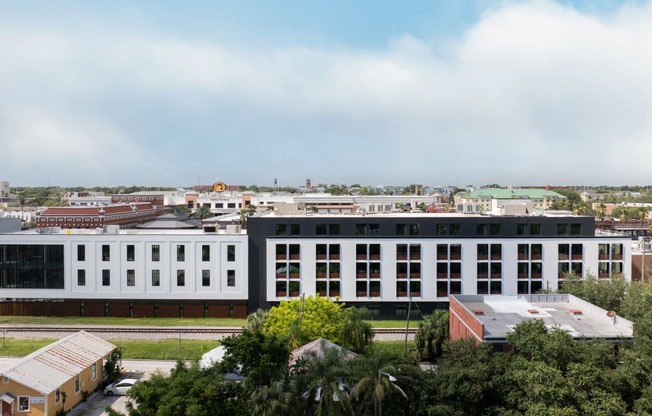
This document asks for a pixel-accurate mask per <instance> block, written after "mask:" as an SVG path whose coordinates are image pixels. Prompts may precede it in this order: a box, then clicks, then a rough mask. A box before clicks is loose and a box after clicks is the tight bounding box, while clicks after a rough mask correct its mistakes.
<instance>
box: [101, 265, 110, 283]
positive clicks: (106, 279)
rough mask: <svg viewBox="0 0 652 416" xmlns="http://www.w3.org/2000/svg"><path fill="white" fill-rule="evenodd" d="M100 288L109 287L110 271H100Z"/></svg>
mask: <svg viewBox="0 0 652 416" xmlns="http://www.w3.org/2000/svg"><path fill="white" fill-rule="evenodd" d="M102 286H111V270H107V269H104V270H102Z"/></svg>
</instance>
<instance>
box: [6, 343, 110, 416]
mask: <svg viewBox="0 0 652 416" xmlns="http://www.w3.org/2000/svg"><path fill="white" fill-rule="evenodd" d="M115 348H116V346H115V345H113V344H111V343H110V342H108V341H105V340H103V339H102V338H99V337H97V336H95V335H92V334H89V333H87V332H84V331H80V332H77V333H75V334H72V335H69V336H67V337H65V338H63V339H61V340H59V341H57V342H54V343H52V344H50V345H48V346H45V347H43V348H41V349H40V350H38V351H35V352H33V353H32V354H30V355H28V356H26V357H25V358H23V359H22V360H20V361H19V362H17V363H16V364H14V365H12V366H10V367H8V368H5V369H3V370H2V371H0V375H1V376H2V383H1V384H0V392H1V394H0V401H1V402H2V403H0V404H1V406H2V415H3V416H5V415H9V416H12V415H44V416H50V415H54V414H56V413H57V412H58V411H60V410H65V411H67V410H70V409H71V408H72V407H74V406H75V405H76V404H77V403H79V402H80V401H82V398H83V397H84V393H83V392H92V391H94V390H95V389H97V388H98V387H99V386H100V385H101V384H102V378H103V377H102V374H103V373H102V369H103V360H104V358H105V357H107V356H108V355H109V354H110V353H111V352H112V351H113V350H114V349H115Z"/></svg>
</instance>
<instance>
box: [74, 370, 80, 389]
mask: <svg viewBox="0 0 652 416" xmlns="http://www.w3.org/2000/svg"><path fill="white" fill-rule="evenodd" d="M79 384H80V380H79V374H77V377H75V393H79Z"/></svg>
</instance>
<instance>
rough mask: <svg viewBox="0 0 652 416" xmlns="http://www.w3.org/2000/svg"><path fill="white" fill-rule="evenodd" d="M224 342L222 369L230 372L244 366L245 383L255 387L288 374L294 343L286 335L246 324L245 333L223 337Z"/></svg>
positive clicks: (243, 331) (249, 387)
mask: <svg viewBox="0 0 652 416" xmlns="http://www.w3.org/2000/svg"><path fill="white" fill-rule="evenodd" d="M222 345H223V346H224V347H225V348H226V354H225V356H224V359H223V361H222V362H221V363H220V364H219V367H220V369H221V371H222V372H223V373H227V372H231V371H235V370H236V369H237V368H238V367H240V366H241V368H242V369H241V372H242V374H243V375H244V376H245V377H246V378H245V383H244V384H245V385H246V387H247V388H248V389H250V390H251V391H253V390H255V389H256V388H258V387H260V386H264V385H269V384H270V383H271V382H273V381H277V380H281V379H282V378H283V377H284V376H285V374H287V362H288V358H289V357H290V347H289V344H288V342H287V338H286V337H284V336H281V335H278V334H275V333H268V334H265V333H263V331H260V330H249V329H246V328H245V329H243V330H242V333H241V334H239V335H231V336H229V337H227V338H225V339H223V340H222Z"/></svg>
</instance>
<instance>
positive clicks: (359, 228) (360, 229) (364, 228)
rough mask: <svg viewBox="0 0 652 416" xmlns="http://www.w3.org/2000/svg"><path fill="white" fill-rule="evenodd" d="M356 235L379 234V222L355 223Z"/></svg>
mask: <svg viewBox="0 0 652 416" xmlns="http://www.w3.org/2000/svg"><path fill="white" fill-rule="evenodd" d="M355 234H356V235H378V234H380V224H376V223H373V224H356V225H355Z"/></svg>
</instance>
